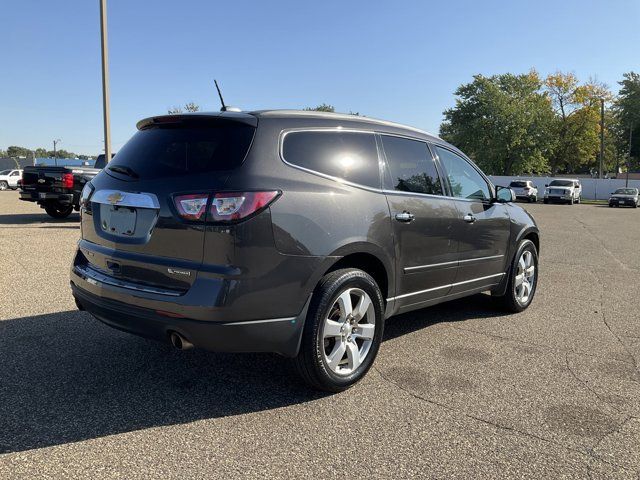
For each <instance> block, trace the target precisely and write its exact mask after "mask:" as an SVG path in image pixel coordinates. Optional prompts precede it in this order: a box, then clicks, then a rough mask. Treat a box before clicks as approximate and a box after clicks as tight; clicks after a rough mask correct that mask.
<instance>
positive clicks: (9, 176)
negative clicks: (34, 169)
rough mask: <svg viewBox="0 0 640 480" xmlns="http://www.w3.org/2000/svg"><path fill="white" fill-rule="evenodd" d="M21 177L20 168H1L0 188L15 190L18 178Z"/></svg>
mask: <svg viewBox="0 0 640 480" xmlns="http://www.w3.org/2000/svg"><path fill="white" fill-rule="evenodd" d="M21 177H22V170H18V169H13V170H11V169H10V170H3V171H1V172H0V190H8V189H11V190H15V189H16V188H18V180H20V178H21Z"/></svg>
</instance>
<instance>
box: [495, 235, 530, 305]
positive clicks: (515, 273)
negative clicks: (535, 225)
mask: <svg viewBox="0 0 640 480" xmlns="http://www.w3.org/2000/svg"><path fill="white" fill-rule="evenodd" d="M527 255H528V256H529V257H528V258H530V260H531V263H530V266H533V267H534V268H533V270H532V277H530V276H528V275H525V276H524V278H525V279H527V283H528V285H529V292H528V295H526V298H523V297H522V296H520V295H519V293H518V292H522V293H524V292H523V291H522V290H521V289H516V282H518V281H519V277H520V275H521V273H519V272H521V271H522V264H521V262H520V260H521V259H523V261H524V265H526V264H527V260H526V257H525V256H527ZM508 274H509V277H508V279H507V289H506V291H505V293H504V295H501V296H497V297H495V299H496V302H497V303H498V306H499V307H500V308H501V309H503V310H506V311H508V312H512V313H518V312H522V311H524V310H526V309H527V307H528V306H529V305H531V302H532V300H533V297H534V295H535V293H536V290H537V286H538V251H537V250H536V246H535V244H534V243H533V242H532V241H531V240H526V239H525V240H521V241H520V243H519V244H518V249H517V251H516V254H515V255H514V257H513V261H512V262H511V265H510V266H509V272H508ZM523 283H524V282H523ZM521 288H522V289H524V288H526V287H521Z"/></svg>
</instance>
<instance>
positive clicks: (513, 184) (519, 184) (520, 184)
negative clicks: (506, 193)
mask: <svg viewBox="0 0 640 480" xmlns="http://www.w3.org/2000/svg"><path fill="white" fill-rule="evenodd" d="M509 186H510V187H513V188H523V187H526V186H527V182H511V184H510V185H509Z"/></svg>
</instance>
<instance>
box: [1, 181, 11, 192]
mask: <svg viewBox="0 0 640 480" xmlns="http://www.w3.org/2000/svg"><path fill="white" fill-rule="evenodd" d="M8 188H9V184H8V183H7V182H5V181H2V182H0V191H2V190H7V189H8Z"/></svg>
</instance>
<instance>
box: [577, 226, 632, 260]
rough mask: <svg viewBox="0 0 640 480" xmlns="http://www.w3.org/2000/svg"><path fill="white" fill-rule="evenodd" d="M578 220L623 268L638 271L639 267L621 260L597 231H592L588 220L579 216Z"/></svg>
mask: <svg viewBox="0 0 640 480" xmlns="http://www.w3.org/2000/svg"><path fill="white" fill-rule="evenodd" d="M574 219H575V221H576V222H578V223H579V224H580V225H582V227H583V228H584V229H585V230H586V231H587V233H588V234H589V235H591V236H592V237H593V238H595V239H596V241H597V242H598V243H599V244H600V246H601V247H602V249H603V250H604V251H605V252H606V253H607V254H608V255H609V256H610V257H611V258H613V260H615V262H616V263H617V264H618V265H620V266H621V267H622V269H623V270H633V271H638V269H637V268H635V267H630V266H628V265H627V264H626V263H624V262H623V261H622V260H620V259H619V258H618V257H617V255H616V254H614V253H613V252H612V251H611V250H609V249H608V248H607V245H606V244H605V243H604V241H602V239H601V238H600V237H598V236H597V235H596V234H595V233H593V232H592V231H591V229H590V228H589V225H588V224H587V223H586V222H583V221H582V220H580V219H579V218H578V217H575V218H574Z"/></svg>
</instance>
